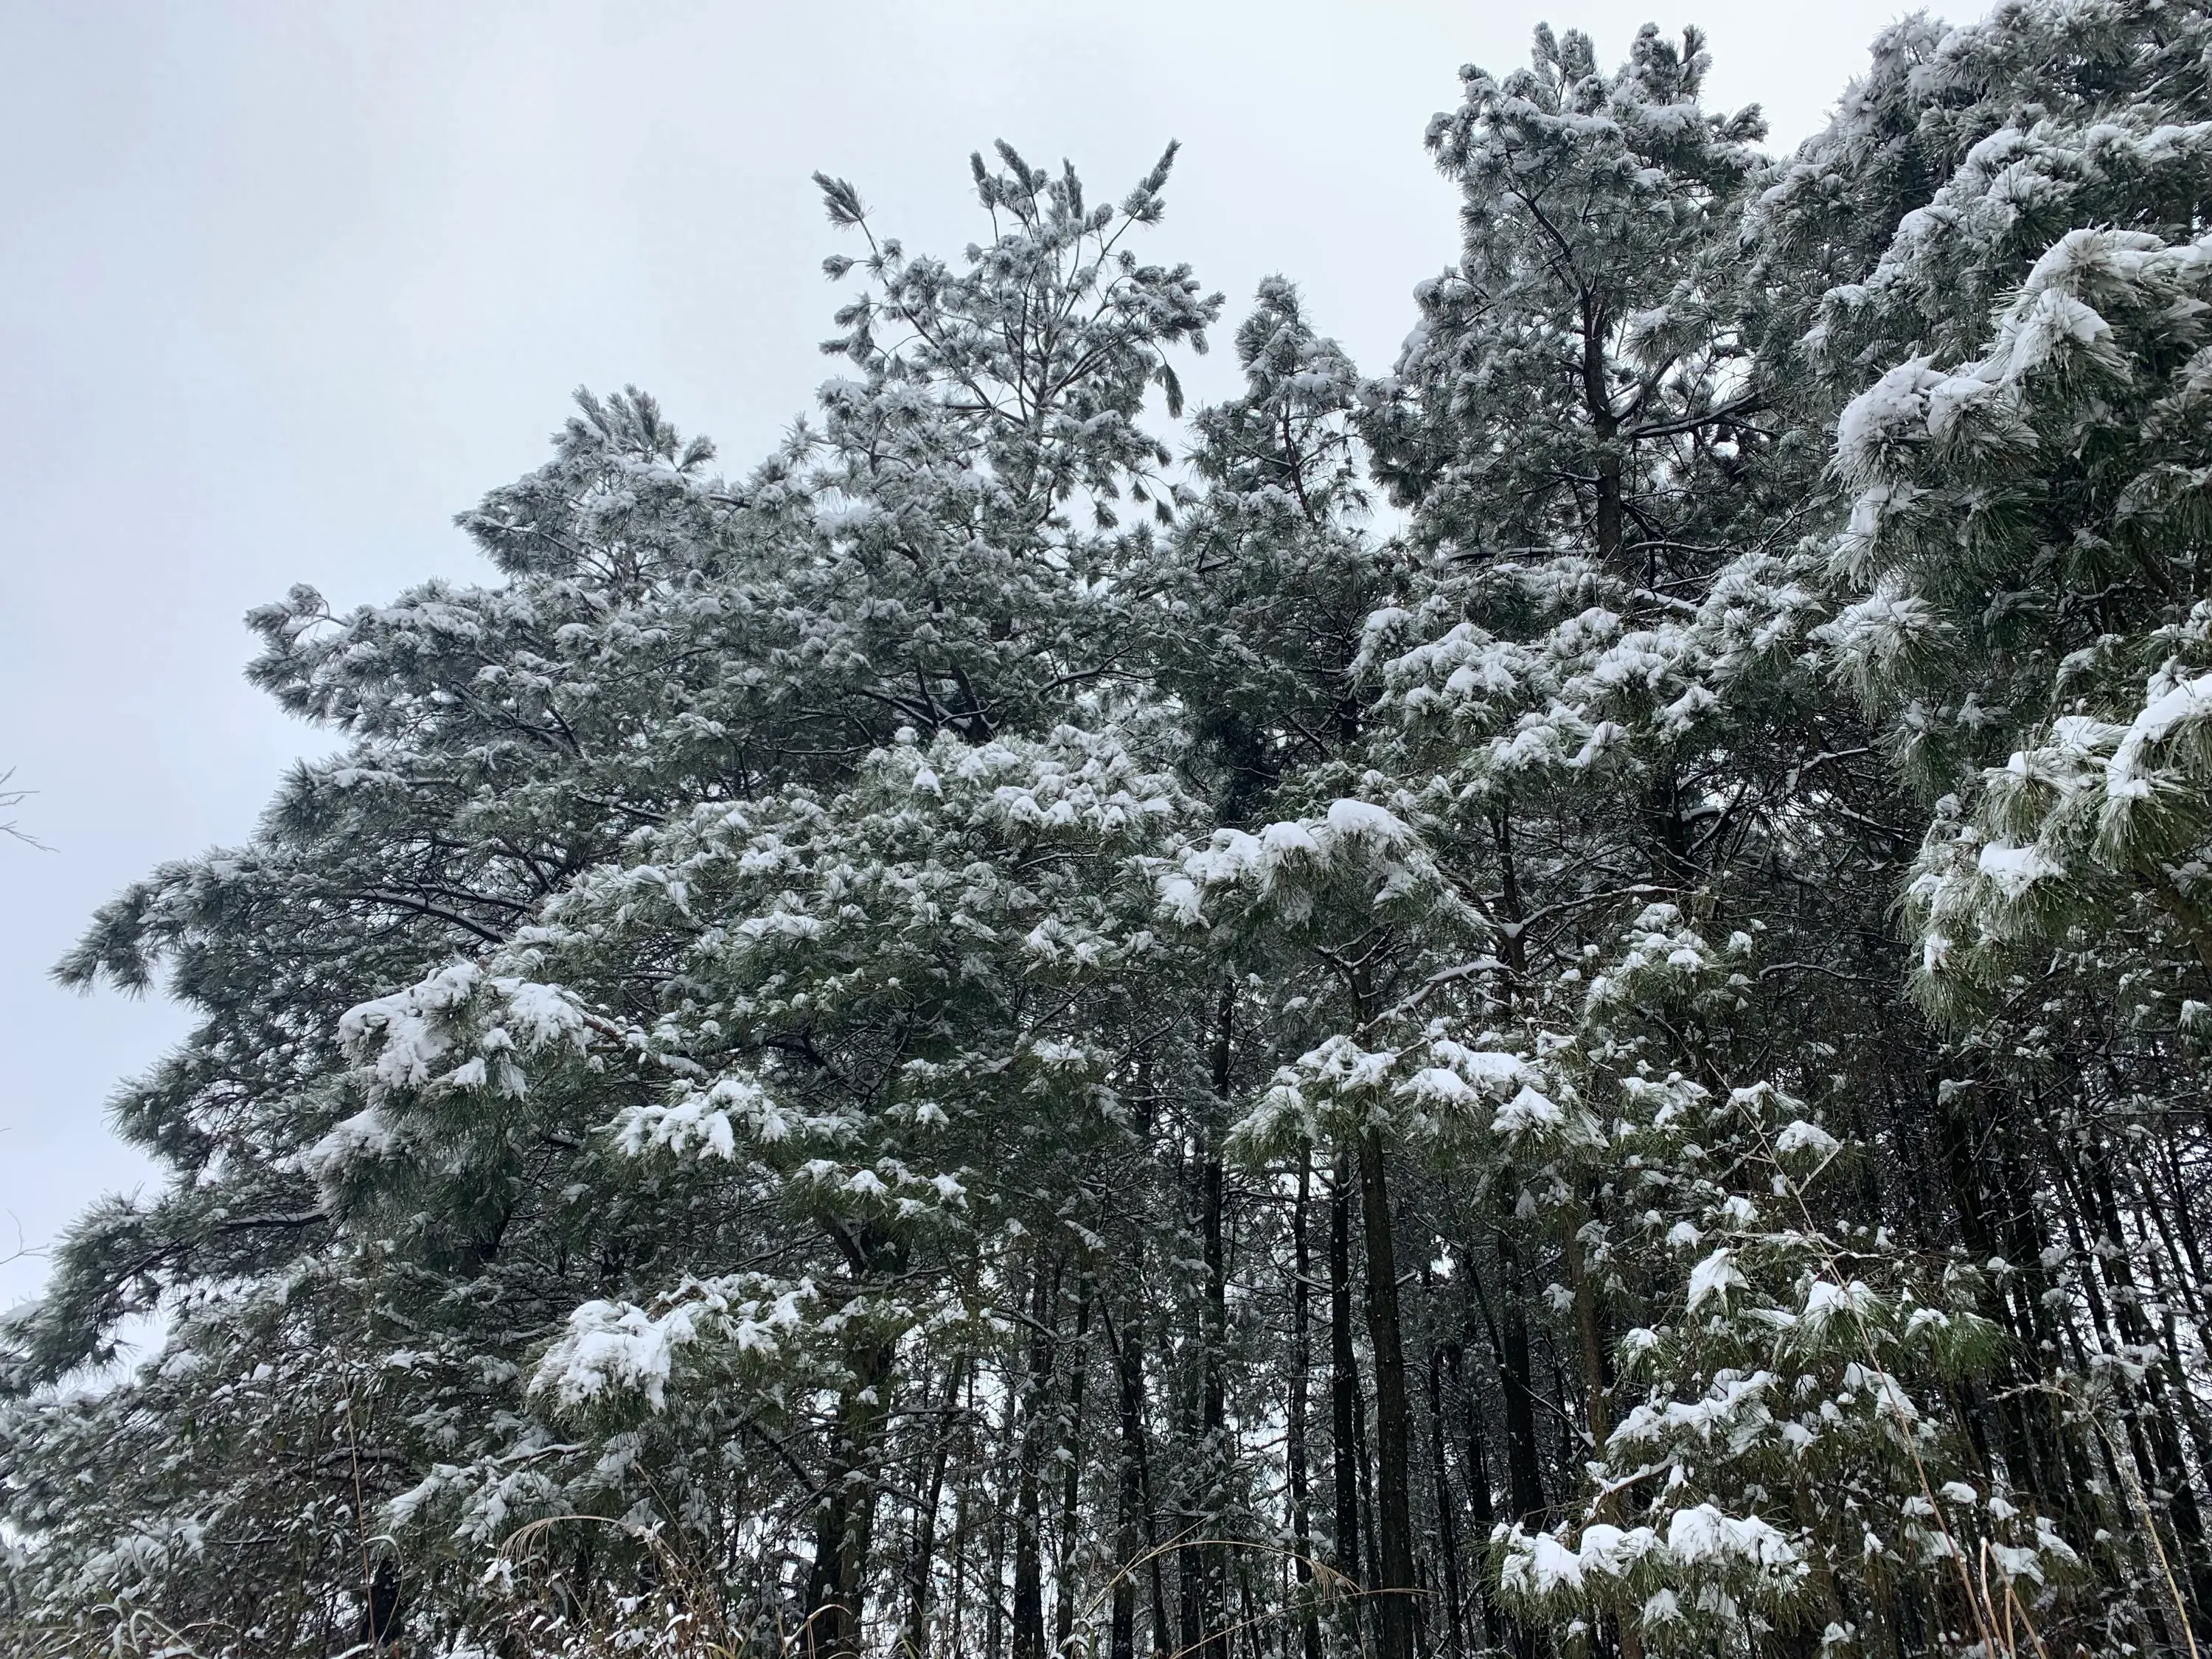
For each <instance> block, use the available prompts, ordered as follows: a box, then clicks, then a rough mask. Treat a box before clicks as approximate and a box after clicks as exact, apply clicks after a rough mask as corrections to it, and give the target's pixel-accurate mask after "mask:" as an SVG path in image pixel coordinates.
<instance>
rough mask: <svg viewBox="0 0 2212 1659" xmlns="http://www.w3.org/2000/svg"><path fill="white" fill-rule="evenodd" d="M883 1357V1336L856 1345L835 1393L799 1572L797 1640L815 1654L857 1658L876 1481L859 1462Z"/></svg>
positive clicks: (885, 1383)
mask: <svg viewBox="0 0 2212 1659" xmlns="http://www.w3.org/2000/svg"><path fill="white" fill-rule="evenodd" d="M891 1358H892V1355H891V1349H890V1344H888V1343H870V1344H868V1345H867V1346H865V1347H863V1348H862V1349H861V1350H860V1352H859V1353H858V1354H857V1355H856V1356H855V1357H854V1363H853V1380H852V1381H851V1383H848V1385H847V1387H846V1389H845V1391H844V1393H843V1394H842V1395H841V1396H840V1397H839V1399H838V1401H837V1417H836V1427H835V1429H834V1430H833V1431H832V1435H833V1438H832V1444H831V1448H830V1454H829V1472H828V1479H827V1480H825V1481H824V1482H823V1486H824V1496H823V1500H822V1504H821V1507H820V1509H819V1510H817V1515H816V1524H815V1533H814V1565H813V1567H812V1569H811V1571H810V1572H809V1573H808V1576H807V1589H806V1634H805V1651H806V1652H807V1653H808V1654H810V1655H812V1656H815V1659H858V1656H859V1654H860V1648H861V1629H860V1614H861V1594H862V1591H863V1589H864V1587H865V1585H866V1579H867V1562H868V1536H869V1533H870V1531H871V1529H872V1528H873V1526H874V1524H875V1516H876V1487H877V1483H876V1481H875V1480H873V1479H872V1477H871V1476H870V1475H869V1474H868V1473H867V1467H868V1463H869V1461H870V1459H871V1457H872V1455H873V1453H874V1450H875V1446H876V1441H877V1438H878V1435H879V1434H880V1433H881V1431H882V1429H883V1425H884V1419H885V1418H886V1417H887V1416H888V1415H889V1401H888V1395H889V1394H890V1368H891Z"/></svg>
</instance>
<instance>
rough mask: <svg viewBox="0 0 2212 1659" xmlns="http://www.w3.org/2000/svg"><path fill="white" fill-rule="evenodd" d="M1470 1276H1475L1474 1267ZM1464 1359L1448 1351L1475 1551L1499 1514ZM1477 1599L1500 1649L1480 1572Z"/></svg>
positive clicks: (1489, 1638) (1489, 1636)
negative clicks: (1462, 1426)
mask: <svg viewBox="0 0 2212 1659" xmlns="http://www.w3.org/2000/svg"><path fill="white" fill-rule="evenodd" d="M1468 1272H1469V1273H1472V1272H1473V1268H1472V1267H1469V1268H1468ZM1477 1294H1480V1292H1477ZM1460 1356H1461V1349H1460V1346H1459V1345H1458V1344H1456V1343H1455V1344H1453V1345H1452V1346H1451V1347H1450V1348H1449V1350H1448V1351H1447V1352H1446V1356H1445V1358H1446V1361H1447V1363H1448V1364H1449V1365H1450V1367H1451V1377H1452V1386H1453V1387H1454V1388H1455V1389H1458V1391H1459V1397H1460V1402H1461V1408H1462V1410H1463V1411H1464V1412H1465V1413H1466V1428H1467V1507H1468V1514H1469V1515H1470V1516H1473V1517H1474V1535H1475V1547H1476V1548H1477V1549H1478V1550H1479V1549H1480V1548H1481V1547H1483V1546H1485V1545H1486V1544H1487V1543H1488V1542H1489V1541H1490V1529H1491V1528H1492V1527H1493V1526H1495V1525H1497V1523H1498V1511H1497V1507H1496V1505H1495V1504H1494V1503H1493V1502H1492V1498H1491V1495H1490V1460H1489V1458H1488V1456H1487V1455H1486V1453H1485V1451H1484V1449H1483V1437H1482V1410H1481V1406H1480V1402H1479V1401H1477V1400H1476V1398H1475V1395H1474V1389H1472V1388H1471V1387H1469V1386H1468V1380H1467V1375H1466V1372H1465V1370H1464V1369H1463V1367H1462V1364H1461V1358H1460ZM1474 1599H1475V1602H1476V1604H1477V1605H1478V1606H1479V1607H1480V1608H1481V1609H1482V1632H1483V1637H1484V1639H1485V1640H1486V1642H1487V1643H1488V1644H1489V1645H1491V1646H1492V1647H1496V1646H1497V1645H1498V1609H1497V1607H1495V1606H1494V1605H1493V1604H1492V1601H1491V1599H1490V1589H1489V1584H1488V1582H1487V1580H1486V1578H1485V1577H1484V1576H1483V1574H1481V1573H1480V1572H1477V1573H1476V1574H1475V1577H1474Z"/></svg>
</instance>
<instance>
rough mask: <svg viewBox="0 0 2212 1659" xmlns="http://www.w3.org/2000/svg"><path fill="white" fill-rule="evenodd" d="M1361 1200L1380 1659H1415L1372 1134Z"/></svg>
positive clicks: (1386, 1246) (1409, 1526)
mask: <svg viewBox="0 0 2212 1659" xmlns="http://www.w3.org/2000/svg"><path fill="white" fill-rule="evenodd" d="M1359 1198H1360V1218H1361V1220H1362V1221H1363V1222H1364V1224H1365V1230H1366V1235H1367V1344H1368V1347H1369V1348H1370V1351H1371V1352H1373V1354H1374V1356H1375V1485H1376V1509H1377V1510H1378V1511H1379V1516H1378V1520H1379V1529H1380V1531H1381V1534H1382V1538H1381V1542H1382V1559H1381V1561H1380V1563H1379V1564H1378V1565H1379V1566H1380V1569H1381V1570H1380V1571H1379V1572H1378V1573H1377V1575H1376V1589H1377V1590H1378V1591H1379V1592H1380V1597H1379V1607H1378V1609H1377V1611H1378V1613H1379V1617H1378V1619H1377V1620H1376V1632H1377V1635H1378V1637H1379V1638H1380V1639H1379V1640H1378V1642H1377V1643H1376V1650H1377V1652H1378V1653H1379V1655H1380V1656H1381V1659H1412V1656H1413V1595H1414V1591H1415V1585H1414V1582H1413V1503H1412V1469H1411V1464H1412V1458H1411V1455H1410V1442H1411V1439H1412V1425H1411V1422H1410V1416H1411V1413H1409V1412H1408V1411H1407V1404H1406V1350H1405V1340H1404V1334H1403V1330H1402V1327H1401V1320H1400V1316H1399V1310H1398V1254H1397V1247H1396V1243H1395V1238H1394V1237H1393V1235H1392V1230H1391V1227H1392V1224H1391V1215H1390V1188H1389V1181H1388V1177H1387V1176H1386V1173H1385V1171H1384V1168H1383V1137H1382V1134H1381V1133H1380V1132H1379V1131H1377V1130H1375V1129H1369V1130H1368V1131H1367V1132H1366V1133H1364V1134H1363V1135H1361V1136H1360V1138H1359Z"/></svg>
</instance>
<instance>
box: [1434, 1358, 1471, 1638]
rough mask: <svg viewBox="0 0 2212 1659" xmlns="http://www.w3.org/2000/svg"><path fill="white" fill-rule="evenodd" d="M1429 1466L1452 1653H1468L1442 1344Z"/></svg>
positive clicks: (1437, 1361)
mask: <svg viewBox="0 0 2212 1659" xmlns="http://www.w3.org/2000/svg"><path fill="white" fill-rule="evenodd" d="M1429 1463H1430V1466H1431V1468H1432V1469H1433V1470H1434V1472H1435V1475H1436V1486H1437V1556H1438V1557H1439V1558H1440V1559H1441V1561H1442V1564H1443V1581H1444V1621H1445V1628H1446V1629H1447V1630H1448V1631H1449V1632H1450V1636H1451V1651H1452V1652H1453V1653H1454V1654H1455V1655H1457V1654H1462V1653H1464V1652H1466V1651H1467V1632H1466V1630H1465V1628H1464V1626H1462V1623H1461V1611H1460V1609H1461V1606H1462V1599H1461V1595H1460V1583H1459V1516H1458V1514H1457V1505H1456V1504H1455V1503H1454V1502H1453V1499H1452V1490H1451V1468H1450V1466H1449V1464H1448V1463H1447V1462H1445V1460H1444V1351H1443V1344H1441V1343H1431V1345H1430V1346H1429Z"/></svg>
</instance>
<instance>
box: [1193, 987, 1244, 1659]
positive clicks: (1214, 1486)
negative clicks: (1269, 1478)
mask: <svg viewBox="0 0 2212 1659" xmlns="http://www.w3.org/2000/svg"><path fill="white" fill-rule="evenodd" d="M1236 1016H1237V993H1236V988H1235V987H1233V986H1229V985H1225V986H1223V987H1221V1003H1220V1006H1219V1007H1218V1009H1217V1010H1216V1012H1215V1018H1214V1036H1213V1102H1214V1111H1215V1114H1216V1117H1217V1121H1215V1122H1213V1123H1212V1124H1209V1125H1207V1127H1206V1146H1205V1158H1204V1162H1203V1164H1201V1166H1200V1171H1199V1183H1200V1203H1199V1208H1200V1221H1201V1225H1202V1228H1203V1231H1204V1235H1205V1237H1204V1245H1205V1254H1206V1362H1205V1375H1204V1378H1203V1387H1204V1400H1203V1401H1202V1405H1201V1410H1200V1433H1201V1435H1202V1437H1203V1450H1202V1451H1201V1453H1200V1455H1201V1457H1202V1459H1203V1463H1202V1468H1203V1469H1204V1472H1205V1477H1206V1486H1205V1501H1204V1507H1203V1511H1202V1513H1201V1515H1200V1520H1199V1524H1200V1527H1202V1528H1204V1529H1205V1533H1206V1537H1207V1539H1208V1540H1209V1542H1207V1543H1206V1544H1205V1545H1204V1546H1203V1547H1200V1550H1199V1552H1198V1554H1197V1564H1198V1565H1199V1567H1200V1571H1201V1574H1202V1577H1201V1580H1200V1589H1199V1604H1198V1623H1199V1630H1200V1635H1201V1637H1202V1639H1203V1641H1204V1644H1205V1650H1206V1659H1229V1638H1228V1635H1227V1633H1226V1626H1227V1624H1228V1607H1229V1559H1228V1550H1227V1547H1226V1546H1225V1544H1222V1543H1218V1542H1212V1541H1211V1540H1215V1539H1218V1538H1220V1537H1221V1536H1222V1534H1223V1533H1224V1531H1225V1526H1224V1516H1223V1513H1222V1511H1223V1509H1224V1507H1225V1505H1224V1503H1223V1499H1224V1498H1225V1495H1226V1492H1227V1487H1228V1474H1229V1462H1230V1457H1229V1443H1228V1442H1229V1380H1228V1365H1229V1269H1228V1246H1227V1242H1226V1237H1225V1227H1226V1222H1227V1212H1228V1196H1229V1190H1228V1189H1229V1183H1228V1171H1227V1170H1226V1169H1225V1166H1224V1164H1223V1163H1222V1158H1221V1138H1222V1127H1221V1124H1220V1122H1219V1121H1218V1119H1219V1118H1221V1117H1225V1115H1227V1112H1228V1108H1229V1086H1230V1069H1229V1067H1230V1061H1231V1054H1232V1043H1233V1041H1234V1037H1235V1020H1236Z"/></svg>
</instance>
